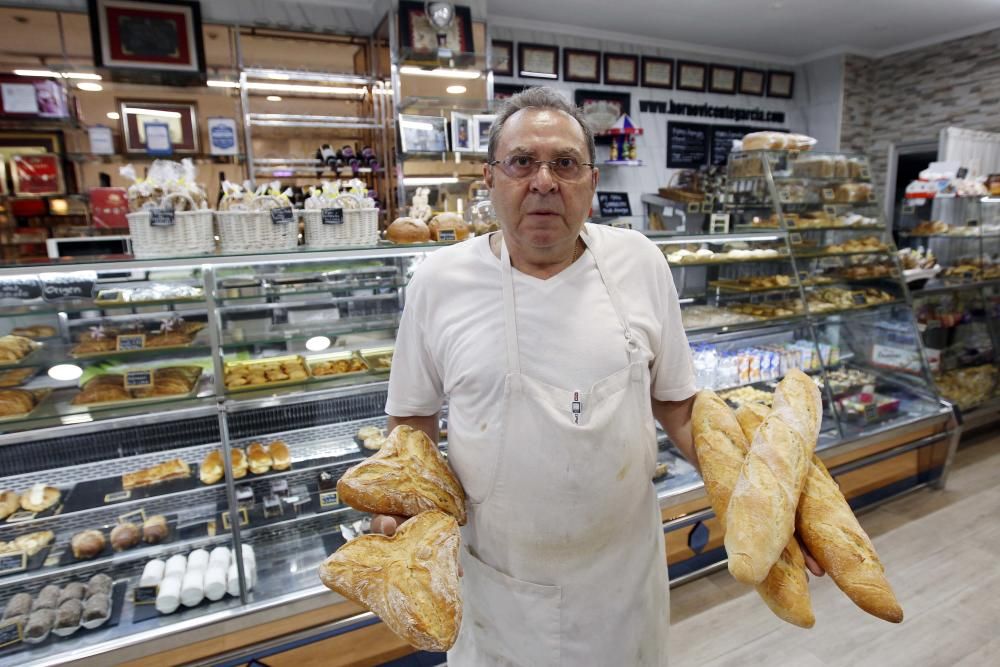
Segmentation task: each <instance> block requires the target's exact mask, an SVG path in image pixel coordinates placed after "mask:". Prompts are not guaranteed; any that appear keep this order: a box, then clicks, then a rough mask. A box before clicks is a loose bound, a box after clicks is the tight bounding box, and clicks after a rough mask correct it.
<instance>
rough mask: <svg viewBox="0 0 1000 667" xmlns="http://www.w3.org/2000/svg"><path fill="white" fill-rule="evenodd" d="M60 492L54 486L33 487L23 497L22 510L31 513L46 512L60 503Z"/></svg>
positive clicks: (41, 485)
mask: <svg viewBox="0 0 1000 667" xmlns="http://www.w3.org/2000/svg"><path fill="white" fill-rule="evenodd" d="M59 496H60V492H59V489H57V488H56V487H54V486H45V485H44V484H35V485H33V486H32V487H31V488H30V489H28V491H27V492H26V493H24V494H23V495H22V496H21V509H24V510H27V511H29V512H44V511H45V510H47V509H48V508H50V507H52V506H53V505H55V504H56V503H57V502H59Z"/></svg>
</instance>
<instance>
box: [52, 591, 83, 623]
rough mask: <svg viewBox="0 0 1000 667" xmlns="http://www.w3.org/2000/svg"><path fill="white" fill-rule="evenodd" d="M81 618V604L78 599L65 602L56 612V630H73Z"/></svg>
mask: <svg viewBox="0 0 1000 667" xmlns="http://www.w3.org/2000/svg"><path fill="white" fill-rule="evenodd" d="M82 617H83V602H81V601H80V599H79V598H72V599H68V600H65V601H64V602H63V603H62V604H60V605H59V610H58V611H57V612H56V628H67V629H68V628H75V627H77V626H79V625H80V619H81V618H82Z"/></svg>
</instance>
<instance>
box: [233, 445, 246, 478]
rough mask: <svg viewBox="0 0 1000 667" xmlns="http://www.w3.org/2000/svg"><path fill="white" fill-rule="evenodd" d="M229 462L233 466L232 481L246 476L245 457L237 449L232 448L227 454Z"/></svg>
mask: <svg viewBox="0 0 1000 667" xmlns="http://www.w3.org/2000/svg"><path fill="white" fill-rule="evenodd" d="M229 461H230V463H231V464H232V466H233V479H241V478H243V477H246V476H247V455H246V453H245V452H244V451H243V450H242V449H240V448H239V447H233V448H232V450H230V452H229Z"/></svg>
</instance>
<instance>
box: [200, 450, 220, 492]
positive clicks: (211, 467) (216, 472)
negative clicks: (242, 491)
mask: <svg viewBox="0 0 1000 667" xmlns="http://www.w3.org/2000/svg"><path fill="white" fill-rule="evenodd" d="M225 474H226V469H225V468H224V467H223V463H222V452H220V451H219V450H218V449H213V450H212V451H210V452H209V453H208V454H207V455H205V458H204V460H202V462H201V467H200V468H199V469H198V478H199V479H200V480H201V483H202V484H215V483H216V482H218V481H219V480H220V479H222V478H223V477H224V476H225Z"/></svg>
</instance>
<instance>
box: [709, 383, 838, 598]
mask: <svg viewBox="0 0 1000 667" xmlns="http://www.w3.org/2000/svg"><path fill="white" fill-rule="evenodd" d="M798 376H802V378H805V382H803V381H802V378H800V377H798ZM821 400H822V399H821V398H820V396H819V389H818V388H817V387H816V384H815V383H813V382H812V380H810V379H809V376H807V375H805V374H804V373H802V372H801V371H797V370H794V369H793V370H790V371H789V372H788V374H787V375H786V376H785V379H783V380H782V381H781V382H779V383H778V387H777V389H776V390H775V393H774V403H775V407H774V409H773V410H772V411H771V414H769V415H768V416H767V417H766V418H765V419H764V421H763V423H762V424H761V425H760V428H759V429H758V430H757V433H756V434H755V435H754V439H753V441H752V444H751V446H750V452H749V454H748V455H747V458H746V461H744V463H743V467H742V469H741V470H740V474H739V478H738V479H737V481H736V484H735V486H734V487H733V493H732V497H731V498H730V500H729V507H728V509H727V512H726V553H727V554H728V555H729V572H730V573H731V574H732V575H733V577H735V578H736V580H737V581H740V582H743V583H746V584H759V583H761V582H762V581H764V578H765V577H766V576H767V574H768V572H770V571H771V568H772V567H773V566H774V564H775V563H776V562H778V559H779V558H780V557H781V552H782V551H784V549H785V547H786V545H787V544H788V542H789V541H790V540H791V539H792V533H793V532H794V530H795V510H796V507H797V505H798V502H799V496H800V494H801V493H802V486H803V485H804V484H805V480H806V473H807V472H808V467H809V459H810V458H811V457H812V453H813V450H814V449H815V447H816V440H815V438H813V439H811V440H806V439H805V438H804V437H803V435H802V431H804V430H808V429H809V428H811V427H812V425H813V423H814V422H815V419H814V418H813V415H812V413H811V412H810V411H809V410H805V409H803V411H802V412H801V413H796V412H795V411H794V410H792V408H791V407H789V406H790V405H800V406H802V405H808V404H810V402H811V403H815V402H816V401H821ZM819 405H820V411H819V415H820V417H822V403H821V402H820V404H819ZM781 406H784V407H781ZM815 428H816V431H817V433H818V430H819V427H818V424H817V425H816V427H815Z"/></svg>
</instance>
